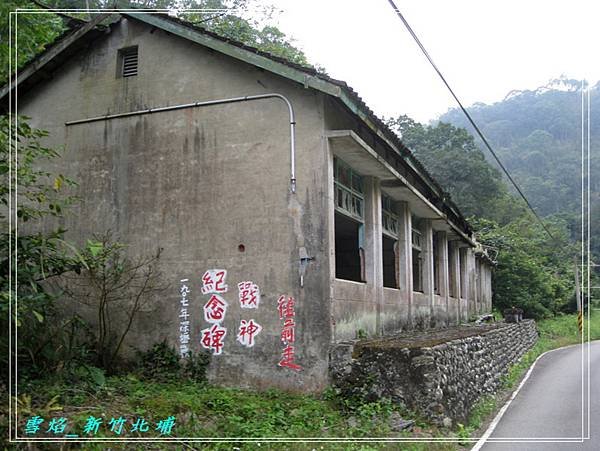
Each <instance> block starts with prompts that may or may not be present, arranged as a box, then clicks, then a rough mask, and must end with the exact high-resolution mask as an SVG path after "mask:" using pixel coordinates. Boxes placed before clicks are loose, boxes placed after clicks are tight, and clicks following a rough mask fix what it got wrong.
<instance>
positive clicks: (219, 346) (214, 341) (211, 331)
mask: <svg viewBox="0 0 600 451" xmlns="http://www.w3.org/2000/svg"><path fill="white" fill-rule="evenodd" d="M200 334H201V339H200V342H201V343H202V347H204V348H206V349H209V350H212V351H213V355H220V354H221V352H222V351H223V346H224V340H225V335H227V329H226V328H225V327H221V325H220V324H213V325H212V327H210V328H208V329H203V330H202V331H201V332H200Z"/></svg>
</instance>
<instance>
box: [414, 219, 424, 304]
mask: <svg viewBox="0 0 600 451" xmlns="http://www.w3.org/2000/svg"><path fill="white" fill-rule="evenodd" d="M412 225H413V227H412V231H411V241H412V269H413V274H412V276H413V291H421V292H423V252H422V251H423V248H422V241H423V237H422V234H421V231H420V230H419V221H418V220H417V219H416V218H414V217H413V220H412Z"/></svg>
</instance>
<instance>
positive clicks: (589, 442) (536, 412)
mask: <svg viewBox="0 0 600 451" xmlns="http://www.w3.org/2000/svg"><path fill="white" fill-rule="evenodd" d="M582 354H583V368H582ZM588 355H589V361H590V372H589V374H590V379H589V382H590V383H589V417H588ZM582 374H583V395H584V396H583V399H582ZM588 418H589V427H588ZM492 427H493V423H492ZM488 431H489V429H488ZM582 437H583V439H582ZM500 439H501V440H502V441H495V440H500ZM478 445H480V444H478ZM477 448H478V446H477V445H476V446H475V448H474V449H477ZM481 450H482V451H493V450H502V451H507V450H510V451H513V450H535V451H537V450H544V451H545V450H594V451H598V450H600V341H594V342H591V343H590V345H589V354H588V345H587V343H586V344H584V346H583V349H582V346H581V345H577V346H570V347H567V348H563V349H559V350H556V351H552V352H549V353H548V354H545V355H544V356H542V357H541V358H540V359H539V360H538V361H537V363H536V365H535V366H534V368H533V371H532V372H531V374H530V376H529V379H527V381H526V382H525V384H524V385H523V386H522V387H521V390H520V391H519V392H518V393H517V395H516V397H515V398H514V399H513V401H512V402H511V403H510V405H509V406H508V409H506V411H505V412H504V415H503V416H502V417H501V419H500V421H499V422H498V423H497V424H496V425H495V428H494V429H493V431H492V432H491V434H490V436H489V438H488V440H487V441H486V442H485V444H483V446H482V447H481Z"/></svg>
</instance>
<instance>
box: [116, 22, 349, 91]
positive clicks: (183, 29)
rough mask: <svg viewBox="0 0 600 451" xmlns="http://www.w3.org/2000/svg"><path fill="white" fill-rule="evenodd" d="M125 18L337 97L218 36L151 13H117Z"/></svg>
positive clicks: (323, 85)
mask: <svg viewBox="0 0 600 451" xmlns="http://www.w3.org/2000/svg"><path fill="white" fill-rule="evenodd" d="M121 14H122V15H123V16H125V17H132V18H134V19H136V20H139V21H141V22H145V23H147V24H149V25H153V26H155V27H158V28H160V29H162V30H164V31H167V32H169V33H173V34H175V35H177V36H180V37H182V38H185V39H187V40H189V41H192V42H195V43H197V44H201V45H203V46H206V47H209V48H211V49H213V50H215V51H217V52H219V53H223V54H225V55H228V56H231V57H232V58H236V59H238V60H241V61H244V62H246V63H248V64H252V65H253V66H257V67H260V68H262V69H265V70H268V71H270V72H274V73H275V74H277V75H280V76H282V77H285V78H288V79H291V80H294V81H295V82H297V83H300V84H303V85H305V86H308V87H310V88H314V89H317V90H319V91H321V92H324V93H326V94H329V95H333V96H336V97H340V93H341V88H340V87H339V86H337V85H335V84H333V83H330V82H328V81H326V80H322V79H320V78H318V77H315V76H312V75H309V74H307V73H306V72H302V71H301V70H298V69H295V68H293V67H290V66H288V65H285V64H283V63H280V62H278V61H274V60H272V59H270V58H268V57H266V56H263V55H259V54H257V53H254V52H251V51H249V50H246V49H243V48H241V47H238V46H235V45H233V44H230V43H228V42H226V41H223V40H221V39H217V38H214V37H212V36H209V35H208V34H204V33H202V32H200V31H197V30H194V29H192V28H190V27H189V26H185V25H183V24H179V23H176V22H173V21H170V20H165V19H163V18H161V17H159V16H157V15H155V14H143V13H121Z"/></svg>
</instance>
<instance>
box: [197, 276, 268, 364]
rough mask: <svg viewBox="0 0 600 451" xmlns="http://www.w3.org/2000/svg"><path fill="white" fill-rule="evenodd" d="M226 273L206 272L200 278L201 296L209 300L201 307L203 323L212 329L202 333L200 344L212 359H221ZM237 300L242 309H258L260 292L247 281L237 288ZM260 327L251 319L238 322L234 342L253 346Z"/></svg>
mask: <svg viewBox="0 0 600 451" xmlns="http://www.w3.org/2000/svg"><path fill="white" fill-rule="evenodd" d="M226 279H227V270H225V269H209V270H207V271H206V272H205V273H204V274H203V276H202V289H201V291H202V294H205V295H208V296H210V297H209V299H208V301H207V302H206V304H204V309H203V310H204V320H205V321H206V322H208V323H211V324H212V326H211V327H209V328H206V329H203V330H202V332H201V337H200V343H201V344H202V347H204V348H205V349H209V350H211V351H213V355H221V353H222V352H223V349H224V348H225V336H226V335H227V328H225V327H223V326H221V323H222V322H223V321H224V320H225V316H226V315H227V307H228V303H227V301H226V300H225V298H224V294H225V293H226V292H227V288H228V287H227V283H226ZM237 287H238V300H239V302H240V308H242V309H258V307H259V304H260V289H259V287H258V285H256V284H255V283H254V282H251V281H243V282H240V283H238V284H237ZM261 330H262V326H261V325H260V324H258V323H257V322H256V321H255V320H254V319H242V320H240V325H239V327H238V333H237V341H238V342H239V343H240V344H241V345H242V346H245V347H247V348H251V347H253V346H254V344H255V343H256V336H257V335H258V334H259V333H260V332H261Z"/></svg>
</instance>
